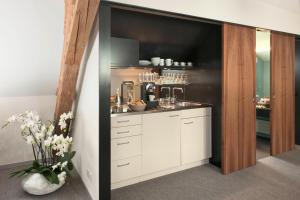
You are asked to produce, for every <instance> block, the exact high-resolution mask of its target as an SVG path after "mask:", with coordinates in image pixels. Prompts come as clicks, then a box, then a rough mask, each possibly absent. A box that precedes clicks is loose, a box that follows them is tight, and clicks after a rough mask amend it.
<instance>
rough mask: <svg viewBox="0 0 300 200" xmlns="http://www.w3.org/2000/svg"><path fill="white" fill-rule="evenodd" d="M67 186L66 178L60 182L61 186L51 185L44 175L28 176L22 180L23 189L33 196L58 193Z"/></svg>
mask: <svg viewBox="0 0 300 200" xmlns="http://www.w3.org/2000/svg"><path fill="white" fill-rule="evenodd" d="M64 184H65V177H64V178H62V179H60V180H59V184H53V183H50V182H49V181H48V180H47V179H46V178H45V177H44V176H43V175H42V174H39V173H34V174H28V175H27V176H26V177H25V178H24V179H23V180H22V188H23V190H24V191H25V192H28V193H29V194H33V195H44V194H49V193H51V192H54V191H56V190H57V189H59V188H60V187H62V186H63V185H64Z"/></svg>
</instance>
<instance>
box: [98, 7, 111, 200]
mask: <svg viewBox="0 0 300 200" xmlns="http://www.w3.org/2000/svg"><path fill="white" fill-rule="evenodd" d="M99 11H100V14H99V23H100V24H99V52H100V54H99V63H100V66H99V151H100V152H99V168H100V169H99V198H100V199H101V200H110V199H111V185H110V179H111V169H110V166H111V161H110V159H111V156H110V155H111V152H110V78H111V77H110V76H111V75H110V15H111V8H110V7H109V6H108V5H106V4H101V6H100V9H99Z"/></svg>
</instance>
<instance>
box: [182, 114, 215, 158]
mask: <svg viewBox="0 0 300 200" xmlns="http://www.w3.org/2000/svg"><path fill="white" fill-rule="evenodd" d="M210 157H211V117H210V116H207V117H196V118H189V119H182V120H181V162H182V164H188V163H192V162H196V161H200V160H203V159H207V158H210Z"/></svg>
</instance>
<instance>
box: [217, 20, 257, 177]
mask: <svg viewBox="0 0 300 200" xmlns="http://www.w3.org/2000/svg"><path fill="white" fill-rule="evenodd" d="M255 34H256V32H255V29H254V28H249V27H245V26H238V25H232V24H224V25H223V85H222V87H223V88H222V172H223V173H224V174H228V173H231V172H234V171H237V170H240V169H243V168H246V167H249V166H251V165H255V163H256V130H255V127H256V126H255V119H256V113H255V112H256V110H255V96H256V87H255V85H256V80H255V77H256V76H255V75H256V70H255V69H256V53H255V38H256V35H255Z"/></svg>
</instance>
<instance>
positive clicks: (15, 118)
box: [7, 115, 18, 123]
mask: <svg viewBox="0 0 300 200" xmlns="http://www.w3.org/2000/svg"><path fill="white" fill-rule="evenodd" d="M17 119H18V118H17V116H15V115H12V116H11V117H10V118H8V120H7V121H8V122H9V123H12V122H15V121H17Z"/></svg>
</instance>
